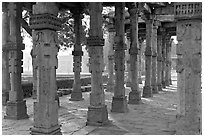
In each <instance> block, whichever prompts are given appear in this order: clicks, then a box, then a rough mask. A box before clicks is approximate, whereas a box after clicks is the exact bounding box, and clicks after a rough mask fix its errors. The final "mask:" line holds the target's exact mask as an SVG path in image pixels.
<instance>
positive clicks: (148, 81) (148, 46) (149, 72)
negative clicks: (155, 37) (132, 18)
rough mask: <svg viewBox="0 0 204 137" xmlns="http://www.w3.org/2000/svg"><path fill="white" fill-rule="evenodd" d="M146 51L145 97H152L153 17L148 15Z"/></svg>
mask: <svg viewBox="0 0 204 137" xmlns="http://www.w3.org/2000/svg"><path fill="white" fill-rule="evenodd" d="M145 22H146V49H145V85H144V88H143V95H142V96H143V97H144V98H149V97H152V88H151V77H152V40H151V38H152V31H153V30H152V29H153V20H152V16H151V15H149V14H147V15H146V20H145Z"/></svg>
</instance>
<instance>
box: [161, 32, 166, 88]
mask: <svg viewBox="0 0 204 137" xmlns="http://www.w3.org/2000/svg"><path fill="white" fill-rule="evenodd" d="M161 33H162V88H165V87H166V85H165V80H166V79H165V77H166V73H165V72H166V42H165V36H166V32H165V30H164V29H162V30H161Z"/></svg>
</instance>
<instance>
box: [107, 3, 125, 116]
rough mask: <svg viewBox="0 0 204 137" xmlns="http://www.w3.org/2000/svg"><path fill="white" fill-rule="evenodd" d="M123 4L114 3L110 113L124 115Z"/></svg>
mask: <svg viewBox="0 0 204 137" xmlns="http://www.w3.org/2000/svg"><path fill="white" fill-rule="evenodd" d="M124 9H125V3H122V2H119V3H115V19H116V21H115V27H116V28H117V29H116V41H115V44H116V45H115V47H114V48H115V58H114V60H115V75H116V79H115V88H114V96H113V100H112V107H111V111H112V112H118V113H124V112H127V111H128V107H127V97H126V96H125V87H124V70H125V65H124V64H125V43H124V33H125V31H124V20H125V14H124Z"/></svg>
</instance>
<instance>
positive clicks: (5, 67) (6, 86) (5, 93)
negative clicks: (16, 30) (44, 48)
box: [2, 4, 11, 106]
mask: <svg viewBox="0 0 204 137" xmlns="http://www.w3.org/2000/svg"><path fill="white" fill-rule="evenodd" d="M2 10H3V14H2V105H4V106H5V105H6V103H7V101H8V100H9V90H10V89H11V88H10V86H11V85H10V75H9V59H8V51H9V50H8V48H7V46H6V44H7V43H8V40H9V23H8V22H9V18H8V8H7V5H6V4H4V5H2Z"/></svg>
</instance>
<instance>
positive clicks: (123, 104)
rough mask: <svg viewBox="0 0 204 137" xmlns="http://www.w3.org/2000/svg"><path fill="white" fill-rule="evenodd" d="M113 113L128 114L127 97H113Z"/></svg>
mask: <svg viewBox="0 0 204 137" xmlns="http://www.w3.org/2000/svg"><path fill="white" fill-rule="evenodd" d="M111 112H115V113H126V112H128V106H127V96H122V97H113V99H112V107H111Z"/></svg>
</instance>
